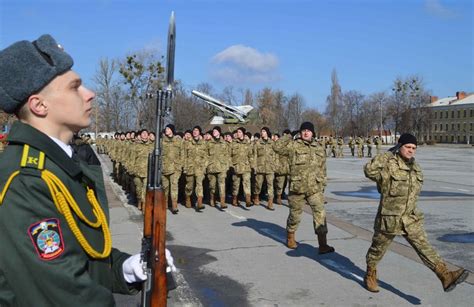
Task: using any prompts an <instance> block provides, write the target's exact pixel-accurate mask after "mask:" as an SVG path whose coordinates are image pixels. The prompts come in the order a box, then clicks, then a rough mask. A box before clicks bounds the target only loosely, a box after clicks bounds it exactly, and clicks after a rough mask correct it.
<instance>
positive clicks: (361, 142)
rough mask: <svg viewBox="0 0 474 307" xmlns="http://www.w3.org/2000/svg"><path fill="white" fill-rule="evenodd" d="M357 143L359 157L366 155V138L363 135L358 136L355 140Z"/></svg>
mask: <svg viewBox="0 0 474 307" xmlns="http://www.w3.org/2000/svg"><path fill="white" fill-rule="evenodd" d="M355 143H356V145H357V157H358V158H363V157H364V139H363V138H362V137H360V136H359V137H357V138H356V140H355Z"/></svg>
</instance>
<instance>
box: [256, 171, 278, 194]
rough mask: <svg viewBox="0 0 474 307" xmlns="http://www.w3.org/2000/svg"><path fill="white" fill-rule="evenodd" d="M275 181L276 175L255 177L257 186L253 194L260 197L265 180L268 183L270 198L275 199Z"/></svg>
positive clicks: (259, 174) (258, 175) (261, 174)
mask: <svg viewBox="0 0 474 307" xmlns="http://www.w3.org/2000/svg"><path fill="white" fill-rule="evenodd" d="M274 179H275V173H269V174H263V173H257V174H256V175H255V185H254V189H253V192H254V194H255V195H260V192H262V185H263V180H266V181H267V190H268V197H269V198H273V193H274V192H273V180H274Z"/></svg>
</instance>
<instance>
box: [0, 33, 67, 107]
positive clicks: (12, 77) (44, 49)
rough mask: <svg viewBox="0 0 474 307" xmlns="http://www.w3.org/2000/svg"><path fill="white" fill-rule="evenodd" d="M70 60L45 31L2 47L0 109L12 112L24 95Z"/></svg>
mask: <svg viewBox="0 0 474 307" xmlns="http://www.w3.org/2000/svg"><path fill="white" fill-rule="evenodd" d="M73 64H74V62H73V59H72V57H71V56H70V55H69V54H67V53H66V52H64V50H63V49H62V48H61V46H59V45H58V44H57V43H56V41H55V40H54V38H53V37H52V36H51V35H49V34H45V35H42V36H40V37H39V38H38V39H37V40H35V41H33V42H30V41H26V40H24V41H19V42H16V43H14V44H12V45H10V46H9V47H7V48H5V49H3V50H2V51H0V109H2V110H3V111H5V112H6V113H14V112H15V111H16V110H18V109H19V108H20V107H21V106H22V105H23V104H24V103H25V102H26V100H27V99H28V97H30V96H31V95H32V94H34V93H37V92H38V91H40V90H41V89H42V88H43V87H45V86H46V85H47V84H48V83H49V82H50V81H51V80H53V79H54V78H55V77H56V76H58V75H61V74H63V73H65V72H66V71H68V70H69V69H71V67H72V65H73Z"/></svg>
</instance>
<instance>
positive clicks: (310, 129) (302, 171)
mask: <svg viewBox="0 0 474 307" xmlns="http://www.w3.org/2000/svg"><path fill="white" fill-rule="evenodd" d="M300 135H301V136H300V138H298V139H297V140H295V141H294V142H292V141H291V138H289V137H287V136H285V137H283V138H281V139H280V140H279V141H278V142H276V143H275V145H274V149H275V151H276V152H277V153H280V154H285V155H287V156H288V157H289V161H290V196H289V197H288V201H289V206H290V214H289V216H288V220H287V224H286V230H287V246H288V247H289V248H291V249H295V248H296V247H297V244H296V241H295V232H296V230H297V228H298V225H299V223H300V221H301V214H302V212H303V206H304V205H305V204H308V205H309V206H310V207H311V209H312V211H313V226H314V231H315V233H316V235H317V236H318V243H319V254H326V253H331V252H334V248H333V247H331V246H329V245H328V244H327V232H328V229H327V224H326V210H325V208H324V195H323V194H324V189H325V186H326V180H327V178H326V155H325V153H324V149H323V148H322V147H321V146H319V144H318V143H317V142H316V141H315V140H314V138H313V136H314V135H315V133H314V126H313V124H312V123H310V122H304V123H303V124H301V127H300Z"/></svg>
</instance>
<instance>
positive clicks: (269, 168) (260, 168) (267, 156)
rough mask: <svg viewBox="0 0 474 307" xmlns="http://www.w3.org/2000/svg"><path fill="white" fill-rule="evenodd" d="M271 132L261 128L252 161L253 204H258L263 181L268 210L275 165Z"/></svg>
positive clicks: (271, 203)
mask: <svg viewBox="0 0 474 307" xmlns="http://www.w3.org/2000/svg"><path fill="white" fill-rule="evenodd" d="M271 136H272V134H271V132H270V129H269V128H268V127H263V128H262V130H261V134H260V138H259V139H258V140H256V141H255V144H254V158H253V159H254V161H255V185H254V198H253V204H254V205H255V206H258V205H259V204H260V192H261V191H262V185H263V181H264V180H265V181H266V182H267V190H268V203H267V209H268V210H275V209H274V208H273V193H274V191H273V180H274V179H275V170H274V168H275V163H276V161H277V159H276V153H275V151H274V150H273V141H272V140H271Z"/></svg>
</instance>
